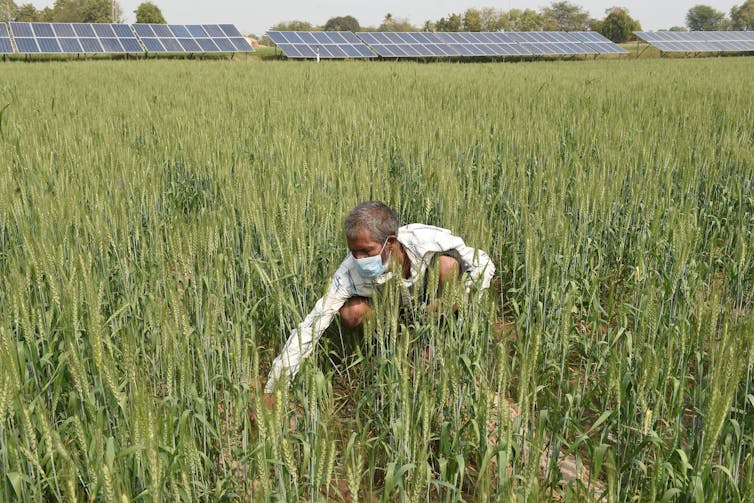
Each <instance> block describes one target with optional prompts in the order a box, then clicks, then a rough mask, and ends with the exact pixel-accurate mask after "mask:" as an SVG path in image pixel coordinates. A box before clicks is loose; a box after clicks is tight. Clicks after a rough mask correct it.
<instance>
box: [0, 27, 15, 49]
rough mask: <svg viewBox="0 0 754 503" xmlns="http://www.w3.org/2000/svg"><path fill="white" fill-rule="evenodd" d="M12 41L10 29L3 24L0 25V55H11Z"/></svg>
mask: <svg viewBox="0 0 754 503" xmlns="http://www.w3.org/2000/svg"><path fill="white" fill-rule="evenodd" d="M13 52H15V50H14V48H13V41H12V40H11V38H10V28H9V27H8V25H7V24H5V23H0V54H13Z"/></svg>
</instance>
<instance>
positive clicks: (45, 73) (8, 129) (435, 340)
mask: <svg viewBox="0 0 754 503" xmlns="http://www.w3.org/2000/svg"><path fill="white" fill-rule="evenodd" d="M0 66H2V68H0V182H1V183H0V474H2V475H1V477H2V478H0V500H2V501H12V500H20V501H47V500H64V501H74V500H76V501H78V500H87V501H131V500H143V501H160V500H165V501H178V500H180V501H197V500H204V501H217V500H220V499H227V500H240V501H248V500H253V501H281V500H285V501H325V500H326V501H357V500H362V501H427V502H435V501H442V502H446V501H447V502H450V501H488V500H489V501H513V500H516V501H550V500H558V501H585V500H593V501H597V500H600V501H610V502H613V501H655V500H657V501H714V500H717V501H751V500H752V499H754V382H753V379H754V376H753V375H752V373H753V372H754V318H753V316H754V315H753V314H752V307H753V306H754V260H753V258H752V251H753V250H752V248H754V246H753V245H754V99H753V96H754V95H752V92H751V82H753V81H754V66H752V65H751V62H750V60H749V58H718V59H705V60H688V61H687V60H673V61H665V60H639V61H609V60H608V61H600V60H598V61H579V62H541V63H518V64H483V63H477V64H450V63H447V64H415V63H389V62H379V63H378V62H323V63H321V64H316V63H313V62H285V61H282V62H265V63H250V62H244V61H230V62H229V61H120V62H118V61H111V62H110V61H90V62H48V63H36V64H24V63H6V64H3V65H0ZM366 199H381V200H384V201H386V202H387V203H388V204H389V205H391V206H392V207H393V208H394V209H395V210H396V211H397V212H398V214H399V216H400V217H401V219H402V221H403V222H404V223H408V222H424V223H430V224H434V225H439V226H442V227H447V228H449V229H451V230H453V231H454V233H456V234H457V235H460V236H462V237H463V238H464V239H465V240H466V242H467V243H468V244H470V245H472V246H475V247H478V248H481V249H483V250H485V251H487V252H488V253H489V254H490V256H491V257H492V259H493V261H494V262H495V264H496V266H497V270H498V273H497V276H496V277H495V279H494V281H493V286H492V288H491V289H490V290H489V291H488V292H487V293H486V294H485V295H484V297H483V298H482V299H481V300H480V301H479V302H473V303H469V304H463V305H462V306H461V308H460V316H459V317H458V318H453V317H450V318H449V319H446V320H444V321H443V320H438V319H437V318H435V317H426V316H422V315H421V313H417V314H416V316H415V317H412V318H411V322H410V323H409V322H406V320H405V319H403V318H399V317H398V315H397V309H396V304H397V302H398V300H397V299H398V298H399V292H398V290H397V289H396V288H393V287H390V288H386V289H385V291H383V292H382V293H381V295H380V296H379V297H378V298H376V299H375V303H376V310H375V316H374V318H373V319H372V320H370V323H369V325H368V327H367V329H366V331H365V333H364V334H363V336H362V337H355V336H353V335H352V334H348V333H345V332H343V331H341V330H340V329H339V328H338V326H337V324H335V325H333V326H332V327H331V328H330V329H329V330H328V331H327V333H326V335H325V337H323V339H322V342H321V345H320V347H319V348H318V350H317V352H316V354H315V356H314V357H312V358H310V359H309V360H307V362H306V364H305V365H304V366H303V369H302V371H301V373H300V374H299V375H298V377H297V378H296V379H295V380H294V381H293V382H292V383H291V384H290V387H289V388H288V389H287V390H283V389H281V390H279V391H278V392H277V393H278V395H277V401H276V406H275V408H274V410H267V409H265V408H264V407H262V405H261V396H260V392H261V390H260V387H261V386H262V385H263V384H264V381H265V379H266V372H267V370H268V369H269V365H270V362H271V361H272V359H273V358H274V357H275V355H276V354H277V352H278V351H279V350H280V349H281V347H282V344H283V343H284V341H285V339H286V338H287V337H288V334H289V332H290V330H291V329H292V328H294V327H295V326H296V325H297V324H298V323H299V322H300V321H301V319H302V318H303V316H305V315H306V313H307V312H308V311H309V309H310V308H311V307H312V306H313V304H314V302H315V300H316V299H317V298H318V297H319V296H321V295H322V294H323V293H324V289H325V288H326V286H327V284H328V280H329V275H330V274H331V273H332V272H333V271H334V270H335V268H336V267H337V264H338V263H339V262H340V260H342V258H343V257H344V256H345V254H346V246H345V239H344V237H343V232H342V225H343V219H344V218H345V215H346V213H347V211H348V210H349V209H350V208H351V207H352V206H354V205H355V204H356V203H358V202H359V201H362V200H366ZM250 411H251V412H253V413H255V414H256V415H257V421H256V422H255V424H251V422H250V420H249V412H250ZM564 460H570V461H569V463H570V465H573V466H576V470H575V471H576V473H575V474H574V473H570V474H569V473H567V472H573V470H570V469H569V467H568V466H566V465H567V464H569V463H564V462H563V461H564ZM571 468H572V466H571Z"/></svg>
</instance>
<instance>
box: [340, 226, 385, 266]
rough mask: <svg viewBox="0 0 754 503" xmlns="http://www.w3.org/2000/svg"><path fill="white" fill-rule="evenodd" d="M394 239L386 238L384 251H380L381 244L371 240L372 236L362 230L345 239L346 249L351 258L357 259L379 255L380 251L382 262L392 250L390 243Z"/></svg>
mask: <svg viewBox="0 0 754 503" xmlns="http://www.w3.org/2000/svg"><path fill="white" fill-rule="evenodd" d="M394 239H395V238H393V237H390V238H388V243H387V245H386V246H385V249H384V250H382V245H383V243H380V242H379V241H375V240H374V239H372V234H371V233H370V232H369V231H368V230H362V231H359V232H357V233H356V235H355V236H353V237H349V238H347V241H348V249H349V250H351V253H352V254H353V257H354V258H357V259H359V258H366V257H373V256H375V255H380V250H382V254H381V258H382V261H383V262H384V261H385V258H386V257H387V255H388V253H389V252H390V249H391V248H392V241H394Z"/></svg>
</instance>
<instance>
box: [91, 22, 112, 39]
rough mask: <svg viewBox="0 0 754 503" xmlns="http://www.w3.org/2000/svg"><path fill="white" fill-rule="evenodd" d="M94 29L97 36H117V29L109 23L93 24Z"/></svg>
mask: <svg viewBox="0 0 754 503" xmlns="http://www.w3.org/2000/svg"><path fill="white" fill-rule="evenodd" d="M92 29H93V30H94V34H95V35H97V38H115V31H114V30H113V27H112V26H110V25H109V24H93V25H92Z"/></svg>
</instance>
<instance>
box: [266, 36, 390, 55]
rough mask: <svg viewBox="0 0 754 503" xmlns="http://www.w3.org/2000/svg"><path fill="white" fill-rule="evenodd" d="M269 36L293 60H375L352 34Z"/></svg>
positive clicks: (362, 43)
mask: <svg viewBox="0 0 754 503" xmlns="http://www.w3.org/2000/svg"><path fill="white" fill-rule="evenodd" d="M267 35H268V36H269V37H270V39H271V40H272V41H273V42H274V43H275V45H276V46H277V47H278V48H279V49H280V50H282V51H283V53H284V54H285V55H286V56H287V57H289V58H292V59H313V58H317V57H319V58H320V59H347V58H374V57H376V55H375V54H374V53H373V52H372V51H371V50H370V49H369V47H368V46H367V45H366V44H365V43H364V42H363V41H362V40H361V39H359V38H357V37H356V36H355V35H354V34H353V33H351V32H344V31H327V32H325V31H302V32H293V31H271V32H268V33H267Z"/></svg>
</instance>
